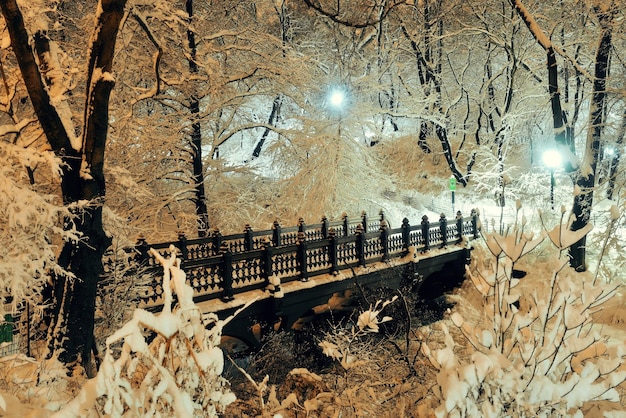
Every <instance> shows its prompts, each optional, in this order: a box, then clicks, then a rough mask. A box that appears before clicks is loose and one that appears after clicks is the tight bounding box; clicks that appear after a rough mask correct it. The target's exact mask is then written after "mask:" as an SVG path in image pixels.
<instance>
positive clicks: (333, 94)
mask: <svg viewBox="0 0 626 418" xmlns="http://www.w3.org/2000/svg"><path fill="white" fill-rule="evenodd" d="M328 103H329V104H330V107H331V108H333V109H334V110H335V111H336V113H337V138H338V139H339V138H341V118H342V116H343V108H344V106H345V104H346V92H345V90H343V89H342V88H334V89H333V90H331V91H330V93H329V95H328Z"/></svg>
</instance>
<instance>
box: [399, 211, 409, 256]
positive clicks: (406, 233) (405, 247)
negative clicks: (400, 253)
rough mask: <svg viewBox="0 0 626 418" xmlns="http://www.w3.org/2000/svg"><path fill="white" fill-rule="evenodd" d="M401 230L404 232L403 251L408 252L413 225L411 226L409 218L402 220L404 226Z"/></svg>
mask: <svg viewBox="0 0 626 418" xmlns="http://www.w3.org/2000/svg"><path fill="white" fill-rule="evenodd" d="M400 229H401V230H402V249H403V250H408V249H409V247H410V246H411V235H410V234H411V225H409V220H408V219H407V218H404V219H402V226H401V227H400Z"/></svg>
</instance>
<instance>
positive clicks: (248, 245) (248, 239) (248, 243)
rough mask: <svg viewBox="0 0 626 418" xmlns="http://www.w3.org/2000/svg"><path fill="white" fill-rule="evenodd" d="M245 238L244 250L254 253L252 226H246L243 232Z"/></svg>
mask: <svg viewBox="0 0 626 418" xmlns="http://www.w3.org/2000/svg"><path fill="white" fill-rule="evenodd" d="M243 233H244V234H245V235H244V238H243V249H244V250H245V251H252V249H253V248H254V241H253V240H252V227H251V226H250V224H246V226H245V228H244V230H243Z"/></svg>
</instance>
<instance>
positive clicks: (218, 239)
mask: <svg viewBox="0 0 626 418" xmlns="http://www.w3.org/2000/svg"><path fill="white" fill-rule="evenodd" d="M212 238H213V254H215V255H217V254H219V253H220V250H221V249H222V233H221V232H220V230H219V229H215V230H214V231H213V233H212Z"/></svg>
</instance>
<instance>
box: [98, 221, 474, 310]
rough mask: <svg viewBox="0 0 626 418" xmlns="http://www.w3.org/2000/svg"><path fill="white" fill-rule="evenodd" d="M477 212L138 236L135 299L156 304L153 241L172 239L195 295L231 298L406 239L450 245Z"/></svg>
mask: <svg viewBox="0 0 626 418" xmlns="http://www.w3.org/2000/svg"><path fill="white" fill-rule="evenodd" d="M478 228H479V223H478V214H477V212H476V211H475V210H472V213H471V215H470V217H468V218H464V217H463V216H462V214H461V212H457V214H456V217H455V219H454V220H453V221H452V222H450V221H448V220H447V218H446V217H445V215H444V214H442V215H441V217H440V219H439V221H438V222H430V220H429V219H428V217H427V216H423V217H422V220H421V222H420V223H419V224H417V225H411V224H410V223H409V220H408V219H406V218H405V219H404V220H403V222H402V225H401V226H400V227H399V228H390V227H389V226H388V223H387V221H386V220H385V217H384V214H383V213H382V212H381V213H380V216H379V219H377V220H374V221H370V220H369V219H368V218H367V215H366V214H365V213H363V214H362V216H361V218H360V219H358V221H356V222H353V221H350V220H349V219H348V217H347V216H346V215H344V216H343V217H342V219H341V220H339V221H328V220H327V219H326V218H324V219H322V222H321V223H319V224H314V225H305V223H304V221H303V220H302V219H301V220H300V221H299V223H298V225H297V226H294V227H287V228H283V227H282V226H280V225H279V224H278V222H275V223H274V225H273V227H272V229H271V230H266V231H253V230H252V228H251V227H250V226H249V225H246V227H245V229H244V232H243V233H240V234H233V235H226V236H222V235H221V234H220V233H219V231H214V232H213V234H212V235H211V236H210V237H205V238H198V239H187V238H186V237H185V236H184V235H183V234H179V236H178V240H176V241H171V242H163V243H157V244H148V243H147V242H146V240H145V239H144V238H139V240H138V242H137V245H136V246H135V247H134V248H131V249H129V260H128V261H129V263H130V265H131V266H133V267H134V269H131V271H132V270H134V271H136V272H137V271H142V272H144V273H148V274H149V275H152V277H153V278H152V279H151V280H152V282H151V283H148V284H147V285H146V286H142V294H141V295H140V297H139V301H140V304H141V305H143V306H146V307H150V306H158V305H160V304H162V302H163V301H162V296H163V289H162V287H161V284H160V283H161V282H160V276H161V274H162V272H161V267H160V265H158V262H157V261H156V260H155V259H154V257H153V256H152V254H150V252H149V249H150V248H153V249H155V250H156V251H158V252H159V253H161V254H162V255H164V256H169V253H170V251H171V248H172V246H174V248H175V250H176V251H177V253H178V254H179V257H180V258H181V260H182V264H181V266H182V268H183V270H184V271H185V272H186V275H187V281H188V283H189V285H190V286H191V287H192V288H193V289H194V298H195V300H196V301H197V302H200V301H204V300H210V299H216V298H221V299H222V300H226V301H227V300H231V299H233V298H234V297H236V295H237V294H238V293H242V292H245V291H248V290H253V289H266V288H268V286H269V285H270V284H271V283H286V282H290V281H295V280H302V281H307V280H309V279H310V278H312V277H315V276H319V275H323V274H336V273H337V272H339V271H340V270H342V269H347V268H350V267H356V266H365V265H367V264H368V263H373V262H379V261H386V260H389V259H391V258H393V257H401V256H403V255H405V254H406V252H407V249H408V248H409V247H411V246H413V247H416V248H417V249H418V250H419V251H422V252H426V251H429V250H430V249H433V248H442V247H446V246H448V245H456V244H459V243H461V242H462V241H463V239H475V238H477V237H478V234H479V230H478ZM105 270H106V265H105Z"/></svg>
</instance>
